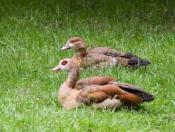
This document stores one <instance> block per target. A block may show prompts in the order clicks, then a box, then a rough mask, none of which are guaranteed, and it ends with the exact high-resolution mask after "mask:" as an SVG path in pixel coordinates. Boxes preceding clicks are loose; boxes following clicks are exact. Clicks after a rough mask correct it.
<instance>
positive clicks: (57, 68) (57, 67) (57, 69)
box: [52, 66, 61, 72]
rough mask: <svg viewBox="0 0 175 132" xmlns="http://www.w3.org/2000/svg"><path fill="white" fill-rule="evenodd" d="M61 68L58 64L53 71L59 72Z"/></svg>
mask: <svg viewBox="0 0 175 132" xmlns="http://www.w3.org/2000/svg"><path fill="white" fill-rule="evenodd" d="M60 70H61V68H60V67H59V66H56V67H54V68H53V69H52V71H53V72H58V71H60Z"/></svg>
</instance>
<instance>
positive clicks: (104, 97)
mask: <svg viewBox="0 0 175 132" xmlns="http://www.w3.org/2000/svg"><path fill="white" fill-rule="evenodd" d="M60 70H65V71H68V78H67V80H66V81H65V82H64V83H63V84H62V85H61V87H60V89H59V92H58V100H59V101H60V103H61V105H62V106H63V107H64V108H65V109H73V108H77V107H79V106H81V105H93V106H94V107H96V108H117V107H120V106H122V105H124V104H131V105H138V104H140V103H143V102H148V101H152V100H153V99H154V98H153V96H152V95H150V94H148V93H146V92H144V91H143V90H139V89H137V88H135V87H134V86H132V85H129V84H124V83H120V82H117V81H115V79H113V78H111V77H103V76H95V77H91V78H88V79H84V80H79V81H78V76H79V66H78V65H77V64H76V63H75V62H74V61H72V59H63V60H61V61H60V63H59V65H57V66H56V67H55V68H53V69H52V71H54V72H58V71H60Z"/></svg>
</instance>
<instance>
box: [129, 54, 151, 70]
mask: <svg viewBox="0 0 175 132" xmlns="http://www.w3.org/2000/svg"><path fill="white" fill-rule="evenodd" d="M149 64H151V63H150V61H148V60H144V59H141V58H139V57H137V56H134V57H132V58H131V59H129V60H128V65H129V66H132V67H139V66H148V65H149Z"/></svg>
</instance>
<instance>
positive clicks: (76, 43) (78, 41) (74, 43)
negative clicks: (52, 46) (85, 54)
mask: <svg viewBox="0 0 175 132" xmlns="http://www.w3.org/2000/svg"><path fill="white" fill-rule="evenodd" d="M68 49H75V50H81V49H85V42H84V40H83V39H82V38H81V37H71V38H70V39H69V40H68V41H67V43H66V44H65V45H64V46H63V47H62V48H61V50H68Z"/></svg>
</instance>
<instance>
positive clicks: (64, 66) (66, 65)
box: [52, 59, 78, 72]
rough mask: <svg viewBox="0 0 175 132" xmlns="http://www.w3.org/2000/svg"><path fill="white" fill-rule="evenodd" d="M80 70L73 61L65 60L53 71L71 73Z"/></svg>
mask: <svg viewBox="0 0 175 132" xmlns="http://www.w3.org/2000/svg"><path fill="white" fill-rule="evenodd" d="M75 68H78V66H77V65H76V64H75V63H74V62H73V61H71V59H63V60H61V61H60V62H59V64H58V65H57V66H55V67H54V68H53V69H52V71H53V72H58V71H68V72H69V71H70V70H72V69H75Z"/></svg>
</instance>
